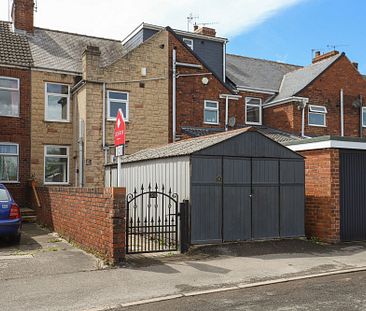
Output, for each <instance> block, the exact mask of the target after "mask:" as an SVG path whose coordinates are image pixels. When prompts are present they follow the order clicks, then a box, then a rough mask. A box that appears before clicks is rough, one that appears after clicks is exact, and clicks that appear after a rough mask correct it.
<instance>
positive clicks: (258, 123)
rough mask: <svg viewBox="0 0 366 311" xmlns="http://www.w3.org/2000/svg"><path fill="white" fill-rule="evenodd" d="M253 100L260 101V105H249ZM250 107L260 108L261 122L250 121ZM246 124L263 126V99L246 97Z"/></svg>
mask: <svg viewBox="0 0 366 311" xmlns="http://www.w3.org/2000/svg"><path fill="white" fill-rule="evenodd" d="M252 99H257V100H259V104H248V102H249V101H250V100H252ZM248 106H251V107H258V108H259V122H251V121H248V109H247V107H248ZM245 124H249V125H262V98H260V97H251V96H247V97H245Z"/></svg>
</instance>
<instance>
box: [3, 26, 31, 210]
mask: <svg viewBox="0 0 366 311" xmlns="http://www.w3.org/2000/svg"><path fill="white" fill-rule="evenodd" d="M15 26H19V25H15ZM12 28H13V25H12V24H11V23H9V22H2V21H0V183H4V184H5V186H6V187H7V188H8V189H9V190H10V192H11V194H12V195H13V197H14V199H15V200H16V202H18V204H19V205H20V206H26V205H27V204H28V203H29V191H28V182H29V179H30V178H31V172H30V158H31V154H30V148H31V142H30V129H31V120H30V116H31V70H30V68H31V66H32V56H31V53H30V50H29V44H28V41H27V40H26V39H25V37H24V36H23V35H22V34H21V33H20V32H19V31H18V30H17V29H15V30H13V29H12Z"/></svg>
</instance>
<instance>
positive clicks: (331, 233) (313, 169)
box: [300, 149, 340, 242]
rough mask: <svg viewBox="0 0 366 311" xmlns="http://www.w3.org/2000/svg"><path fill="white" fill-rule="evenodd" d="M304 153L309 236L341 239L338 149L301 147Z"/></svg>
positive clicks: (335, 240) (306, 215)
mask: <svg viewBox="0 0 366 311" xmlns="http://www.w3.org/2000/svg"><path fill="white" fill-rule="evenodd" d="M300 154H301V155H303V156H304V157H305V196H306V205H305V232H306V236H307V237H308V238H311V237H317V238H320V239H321V240H323V241H326V242H338V241H339V240H340V189H339V150H338V149H324V150H311V151H302V152H300Z"/></svg>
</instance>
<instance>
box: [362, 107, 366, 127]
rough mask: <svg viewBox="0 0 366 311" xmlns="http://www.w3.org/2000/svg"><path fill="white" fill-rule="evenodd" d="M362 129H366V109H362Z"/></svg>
mask: <svg viewBox="0 0 366 311" xmlns="http://www.w3.org/2000/svg"><path fill="white" fill-rule="evenodd" d="M362 127H366V107H362Z"/></svg>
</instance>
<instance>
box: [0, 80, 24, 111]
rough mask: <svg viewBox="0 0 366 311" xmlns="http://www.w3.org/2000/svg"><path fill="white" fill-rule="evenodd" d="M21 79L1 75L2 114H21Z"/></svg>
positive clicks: (0, 101) (0, 106)
mask: <svg viewBox="0 0 366 311" xmlns="http://www.w3.org/2000/svg"><path fill="white" fill-rule="evenodd" d="M19 93H20V91H19V79H16V78H10V77H0V116H6V117H18V116H19V103H20V101H19V98H20V96H19Z"/></svg>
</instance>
